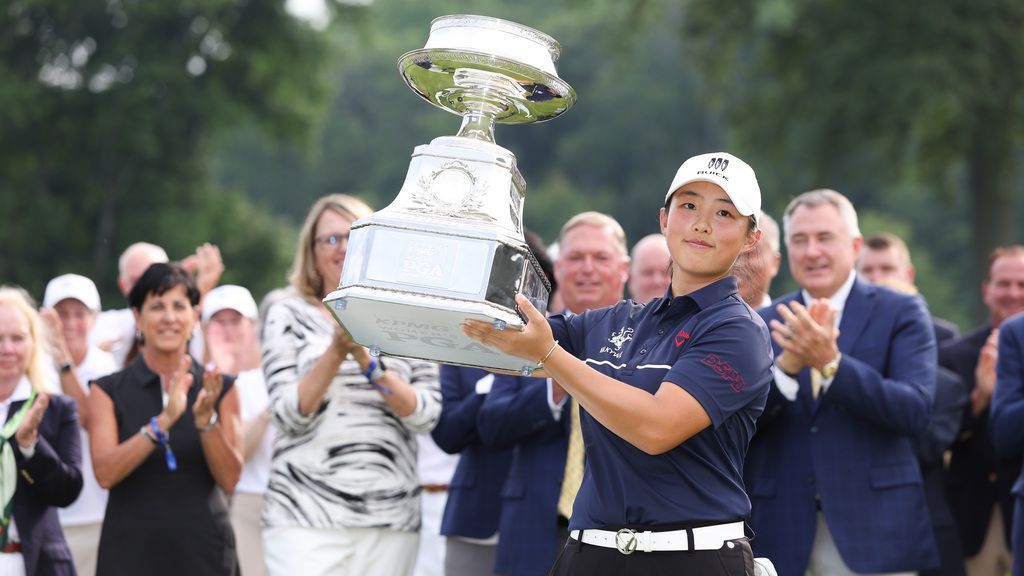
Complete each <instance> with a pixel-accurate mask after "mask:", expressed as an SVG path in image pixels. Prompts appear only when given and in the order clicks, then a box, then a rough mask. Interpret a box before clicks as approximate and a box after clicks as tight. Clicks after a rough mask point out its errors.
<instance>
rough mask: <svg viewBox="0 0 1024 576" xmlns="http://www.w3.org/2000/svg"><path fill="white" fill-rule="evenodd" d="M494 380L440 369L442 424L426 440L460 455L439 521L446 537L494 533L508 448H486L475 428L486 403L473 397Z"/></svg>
mask: <svg viewBox="0 0 1024 576" xmlns="http://www.w3.org/2000/svg"><path fill="white" fill-rule="evenodd" d="M494 377H495V376H494V374H491V373H490V372H485V371H483V370H480V369H478V368H464V367H456V366H444V365H442V366H441V419H440V420H439V421H438V423H437V426H436V427H435V428H434V430H433V431H432V432H431V436H433V438H434V442H435V443H436V444H437V445H438V446H439V447H440V448H441V449H442V450H444V451H445V452H447V453H449V454H461V455H460V456H459V464H458V466H457V467H456V468H455V474H454V475H453V476H452V480H451V483H450V484H449V485H448V502H447V504H446V505H445V507H444V517H443V518H442V520H441V534H443V535H445V536H465V537H467V538H489V537H491V536H493V535H494V533H495V532H497V531H498V519H499V518H500V516H501V487H502V485H503V484H504V483H505V479H506V478H507V477H508V469H509V466H510V465H511V464H512V449H511V448H490V447H488V446H485V445H484V443H483V441H482V440H481V439H480V434H479V432H478V431H477V424H476V423H477V415H478V414H479V412H480V407H481V406H483V404H484V400H485V399H486V398H487V394H477V393H476V383H477V382H478V381H479V380H480V379H482V378H494Z"/></svg>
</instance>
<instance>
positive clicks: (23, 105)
mask: <svg viewBox="0 0 1024 576" xmlns="http://www.w3.org/2000/svg"><path fill="white" fill-rule="evenodd" d="M0 38H2V40H0V174H2V175H3V177H2V178H0V205H2V206H3V207H4V210H3V213H4V216H3V226H0V245H3V246H4V253H5V256H4V258H3V259H2V260H0V278H3V279H4V281H5V282H16V283H19V284H22V285H24V286H25V287H26V288H28V289H29V290H30V291H32V292H33V293H35V294H37V295H38V294H40V293H41V291H42V286H43V284H44V283H45V282H46V280H47V279H48V278H51V277H53V276H55V275H57V274H60V273H64V272H70V271H74V272H79V273H83V274H86V275H88V276H90V277H92V278H94V279H95V280H96V281H97V284H99V286H100V288H101V291H102V292H103V294H104V296H105V300H106V302H107V303H108V305H109V306H112V307H113V306H118V305H120V303H121V298H120V296H119V295H118V294H117V292H116V290H115V278H116V273H117V271H116V261H117V256H118V255H119V254H120V252H121V251H122V250H123V249H124V248H125V247H126V246H127V245H128V244H130V243H132V242H135V241H138V240H148V241H152V242H156V243H158V244H161V245H163V246H164V247H165V248H166V249H167V250H168V252H169V253H170V255H171V257H172V258H181V257H184V256H186V255H188V254H189V253H191V251H192V250H194V248H195V246H197V245H198V244H199V243H201V242H203V241H206V240H210V241H214V242H217V243H219V244H220V245H221V247H222V249H223V250H222V252H223V255H224V258H225V261H226V263H227V265H228V269H229V272H228V276H227V278H229V279H234V280H237V281H240V282H244V283H247V284H249V285H250V286H252V287H253V289H254V291H255V292H259V291H262V290H266V289H269V288H270V287H271V286H272V285H274V284H280V283H281V278H282V277H283V272H281V271H280V269H281V268H283V267H285V266H287V262H288V258H287V255H285V254H284V252H286V251H284V250H282V249H281V247H280V245H281V243H282V241H283V238H286V237H291V236H293V233H292V232H291V231H290V230H289V228H288V226H287V225H285V224H282V223H281V222H279V221H277V220H276V219H275V218H274V217H273V216H271V215H270V214H271V213H270V212H268V211H267V210H265V209H263V208H259V207H258V204H254V203H253V202H252V201H251V200H249V198H248V197H247V196H246V195H243V194H238V193H234V192H229V191H225V190H223V189H220V188H218V187H216V186H214V185H213V184H212V179H211V178H210V172H209V168H210V162H209V158H210V155H211V150H212V148H211V142H212V136H213V135H215V134H216V133H217V132H218V131H219V130H224V129H225V128H229V127H232V126H234V125H236V124H237V123H239V122H243V121H246V122H247V123H248V125H251V126H253V127H254V128H256V129H259V130H261V131H262V133H263V134H265V135H266V136H267V137H270V138H274V139H279V140H281V141H287V142H291V143H292V144H293V145H294V146H296V147H297V148H299V149H302V148H308V141H307V139H308V137H309V135H310V134H311V133H313V130H312V128H313V127H314V126H315V124H316V123H317V122H318V121H319V119H320V117H321V116H322V113H323V109H324V105H325V103H326V102H327V101H328V97H329V96H330V91H331V88H332V86H333V85H334V82H335V78H334V77H333V76H331V75H330V74H328V73H327V72H328V69H327V68H326V64H327V63H328V62H329V61H330V60H332V50H331V46H330V44H329V43H328V42H327V38H326V37H325V36H324V35H323V34H319V33H316V32H314V31H313V30H311V29H310V28H309V27H308V26H307V25H306V24H304V23H302V22H300V21H298V20H296V19H295V18H292V17H290V16H288V15H287V14H286V13H285V12H284V2H283V1H273V2H271V1H266V2H239V1H237V0H184V1H180V2H171V3H161V2H142V1H139V0H108V1H106V2H66V1H63V0H15V1H13V2H9V3H7V4H6V5H5V6H4V8H3V10H2V11H0ZM271 271H273V272H271ZM272 275H273V277H274V278H273V280H271V276H272ZM111 297H113V298H111Z"/></svg>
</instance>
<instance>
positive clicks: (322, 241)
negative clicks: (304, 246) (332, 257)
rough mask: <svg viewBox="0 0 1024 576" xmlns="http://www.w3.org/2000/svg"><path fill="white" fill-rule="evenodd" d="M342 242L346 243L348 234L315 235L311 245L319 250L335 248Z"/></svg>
mask: <svg viewBox="0 0 1024 576" xmlns="http://www.w3.org/2000/svg"><path fill="white" fill-rule="evenodd" d="M342 242H344V243H345V244H348V234H347V233H346V234H330V235H328V236H317V237H316V238H314V239H313V246H315V247H317V248H319V249H321V250H330V249H331V248H337V247H338V246H341V243H342Z"/></svg>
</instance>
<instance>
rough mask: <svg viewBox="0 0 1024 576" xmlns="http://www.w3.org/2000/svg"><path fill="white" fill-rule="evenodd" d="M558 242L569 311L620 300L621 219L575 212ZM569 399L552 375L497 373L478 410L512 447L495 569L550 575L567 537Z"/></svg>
mask: <svg viewBox="0 0 1024 576" xmlns="http://www.w3.org/2000/svg"><path fill="white" fill-rule="evenodd" d="M558 246H559V250H558V260H557V261H556V262H555V266H554V275H555V281H556V283H557V284H558V292H559V294H560V295H561V297H562V301H563V302H564V303H565V306H566V308H567V309H568V311H570V312H573V313H576V314H579V313H582V312H585V311H586V310H590V309H594V308H603V307H605V306H611V305H613V304H615V303H617V302H618V301H620V300H621V299H622V294H623V289H624V288H625V285H626V280H627V279H628V277H629V253H628V252H627V249H626V234H625V232H623V230H622V226H620V225H619V223H618V222H616V221H615V220H614V219H613V218H611V217H610V216H608V215H605V214H600V213H598V212H583V213H581V214H577V215H576V216H573V217H572V218H570V219H569V220H568V221H567V222H566V223H565V225H563V226H562V230H561V232H560V234H559V237H558ZM567 400H568V398H567V396H566V394H565V390H563V389H562V387H561V386H559V385H558V384H557V383H555V382H552V381H550V380H548V379H538V378H522V377H512V376H499V377H497V378H496V379H495V382H494V387H493V389H492V390H491V393H490V394H488V397H487V400H485V401H484V405H483V407H482V408H481V410H480V416H479V421H478V426H479V430H480V436H481V437H482V438H483V440H484V442H485V443H487V444H489V445H491V446H493V447H496V448H501V447H513V446H514V451H513V456H512V468H511V470H510V471H509V475H508V479H507V480H506V481H505V486H504V488H503V489H502V494H501V496H502V509H501V522H500V528H499V534H500V535H501V536H500V538H499V539H498V554H497V561H496V563H495V567H494V571H495V572H497V573H498V574H502V575H504V576H542V575H543V574H547V572H548V570H549V569H550V568H551V565H552V564H554V562H555V558H556V556H557V553H558V550H560V549H561V544H562V542H564V540H565V539H566V538H567V537H568V519H567V518H561V517H560V515H559V512H558V500H559V496H560V493H561V489H562V479H563V478H564V477H565V470H566V453H567V449H568V445H569V431H570V430H569V427H570V421H571V418H570V417H569V414H570V412H569V406H570V404H569V402H568V401H567ZM563 408H564V409H563Z"/></svg>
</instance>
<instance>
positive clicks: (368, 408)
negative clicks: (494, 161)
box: [0, 189, 1024, 576]
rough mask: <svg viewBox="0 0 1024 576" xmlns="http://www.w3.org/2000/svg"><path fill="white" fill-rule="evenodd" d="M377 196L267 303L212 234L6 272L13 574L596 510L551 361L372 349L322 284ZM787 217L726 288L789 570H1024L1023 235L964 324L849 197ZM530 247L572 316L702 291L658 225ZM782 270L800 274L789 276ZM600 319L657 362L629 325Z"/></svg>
mask: <svg viewBox="0 0 1024 576" xmlns="http://www.w3.org/2000/svg"><path fill="white" fill-rule="evenodd" d="M674 191H675V190H674V189H672V190H669V193H670V196H671V193H672V192H674ZM730 196H731V194H730ZM656 200H657V199H656ZM668 202H671V199H669V200H668ZM668 202H667V203H666V206H668ZM758 203H760V200H759V199H758ZM369 214H371V208H370V207H369V206H368V205H366V204H365V203H364V202H363V201H361V200H359V199H358V198H355V197H352V196H348V195H343V194H334V195H330V196H326V197H324V198H321V199H320V200H318V201H317V202H316V203H315V204H314V205H313V206H312V208H311V209H310V211H309V214H308V216H307V218H306V220H305V222H304V224H303V226H302V228H301V230H300V233H299V238H298V243H297V249H296V254H295V258H294V262H293V266H292V269H291V270H290V272H289V275H288V283H287V285H286V286H284V287H282V288H280V289H278V290H275V291H273V292H271V293H270V294H267V295H260V296H262V298H261V300H260V302H259V304H257V299H256V298H254V295H253V294H251V293H250V292H249V290H247V289H246V288H245V287H242V286H236V285H229V284H221V282H220V279H221V276H222V274H223V272H224V270H225V267H226V266H230V262H227V263H225V262H223V261H222V258H221V255H220V252H219V250H218V248H217V247H216V246H213V245H211V244H209V243H204V244H200V245H199V246H198V247H197V248H196V250H195V252H194V253H192V254H187V255H184V257H182V258H180V259H179V260H177V261H172V260H171V258H169V255H168V254H167V253H166V252H165V251H164V250H163V249H162V248H160V247H159V246H156V245H154V244H150V243H147V242H137V243H134V244H132V245H130V246H128V247H127V248H125V250H124V252H123V253H122V254H121V257H120V259H119V262H118V278H117V285H118V287H119V289H120V291H121V293H122V294H123V295H124V298H125V300H124V301H123V302H119V303H117V304H113V303H101V301H100V296H99V293H98V291H97V289H96V286H95V283H94V281H93V280H92V279H90V278H87V277H85V276H82V275H79V274H76V273H75V272H76V271H73V270H67V271H61V272H62V274H60V275H58V276H56V277H54V278H53V279H51V280H50V281H49V282H48V283H47V285H46V289H45V291H44V293H43V294H40V295H30V294H28V293H26V292H25V291H24V290H22V289H20V288H18V287H15V286H4V287H3V288H0V423H6V424H5V425H4V426H3V428H2V431H3V435H4V437H3V442H2V444H0V574H4V575H7V574H10V575H17V574H27V575H35V574H40V575H48V574H53V575H65V574H79V575H93V574H100V575H107V574H114V575H117V574H125V575H137V574H157V575H159V574H169V575H170V574H196V575H220V574H225V575H233V574H241V575H242V576H260V575H264V574H272V575H290V574H304V575H305V574H325V575H326V574H351V575H359V576H364V575H381V576H384V575H387V576H391V575H410V576H412V575H416V576H440V575H447V576H480V575H487V574H500V575H504V576H537V575H542V574H546V573H548V570H549V569H550V568H551V566H552V565H553V564H554V563H555V561H556V558H557V557H558V555H559V553H560V550H562V549H563V546H565V544H566V542H568V541H572V539H573V538H577V536H573V535H572V533H573V532H574V531H573V530H571V529H570V526H571V519H572V518H573V514H574V512H573V505H574V502H576V503H577V504H578V503H579V502H589V501H590V499H593V498H596V499H600V498H602V497H606V496H607V495H603V496H602V495H589V494H588V495H584V496H581V499H577V493H578V491H579V490H580V486H581V483H582V482H583V478H584V476H585V475H588V474H590V475H593V474H602V473H605V472H603V469H602V468H600V467H598V468H597V469H596V470H595V464H594V463H592V462H588V460H587V458H588V455H589V454H591V453H592V451H594V450H597V449H599V448H600V447H598V448H595V446H594V443H593V441H592V438H593V434H594V431H593V425H592V424H590V423H589V421H588V419H590V420H592V419H593V416H592V415H591V414H589V413H588V412H587V411H586V410H581V408H580V404H579V402H577V401H576V400H575V399H574V398H573V397H572V395H571V394H569V393H567V390H566V388H565V387H563V386H562V385H560V384H559V382H558V381H557V380H555V379H552V378H548V377H539V378H538V377H525V376H512V375H498V374H492V373H489V372H485V371H483V370H480V369H476V368H467V367H455V366H439V365H436V364H432V363H429V362H425V361H422V360H414V359H406V358H398V357H375V356H371V355H370V353H369V352H368V350H367V349H366V348H364V347H363V346H361V345H359V344H358V343H356V342H354V341H353V340H352V339H351V337H350V336H349V335H348V333H347V332H346V331H345V330H343V329H341V328H340V327H339V326H338V324H337V323H336V321H335V320H334V318H333V316H332V315H331V314H330V313H329V312H328V311H327V309H326V308H325V307H324V306H323V304H322V299H323V298H324V296H325V295H326V294H328V293H329V292H331V291H332V290H334V289H336V288H337V286H338V285H339V282H340V281H341V274H342V268H343V266H344V262H345V257H346V250H347V248H348V238H349V233H350V230H351V227H352V224H353V223H354V222H355V221H356V220H357V219H359V218H362V217H364V216H368V215H369ZM779 216H780V218H779V220H780V222H781V225H780V224H778V223H776V221H775V220H774V219H773V218H771V217H770V216H769V215H768V214H766V213H763V212H759V213H758V214H756V217H754V218H753V219H752V221H754V222H756V223H757V230H758V232H757V233H758V234H759V238H760V240H759V241H758V242H757V243H756V244H755V245H754V246H753V247H752V248H751V249H749V250H748V249H744V250H742V252H741V254H740V255H739V258H738V259H737V260H736V261H735V264H734V265H733V266H732V274H733V276H735V282H734V288H731V289H727V290H726V292H725V293H723V297H725V298H729V297H732V298H741V299H742V301H743V302H745V306H748V307H749V309H750V310H753V311H756V315H753V316H752V317H753V318H758V322H761V321H763V324H764V326H765V327H766V328H765V329H766V330H767V333H768V334H769V335H770V339H771V348H772V349H771V352H770V353H769V352H768V351H767V350H765V351H764V352H763V354H764V355H765V356H764V362H765V365H768V364H770V366H771V368H770V371H771V380H770V384H769V386H768V390H767V392H766V396H767V397H766V399H765V403H764V407H763V411H761V412H760V415H759V416H757V417H756V429H755V431H754V432H753V436H752V438H751V439H750V441H749V446H748V445H747V443H745V442H744V443H743V451H744V452H745V455H744V458H743V460H742V462H740V463H739V464H738V466H737V467H736V470H735V471H736V474H737V475H738V476H739V477H741V478H742V484H743V486H742V487H741V488H740V491H741V493H742V491H744V490H745V492H746V495H747V497H748V498H749V508H750V510H751V512H750V515H749V517H745V518H735V520H737V521H741V522H742V523H743V528H744V532H745V534H746V536H747V537H748V538H749V543H750V547H751V548H752V550H753V554H754V556H758V557H766V558H768V559H769V560H770V561H771V563H773V564H774V569H775V570H777V572H778V574H782V575H784V576H803V575H805V574H811V575H814V576H834V575H846V574H879V575H881V574H884V575H891V574H897V575H905V574H921V575H950V576H952V575H969V576H1004V575H1005V574H1008V573H1010V572H1011V571H1012V574H1014V576H1021V575H1022V574H1024V568H1022V567H1021V559H1024V476H1022V459H1021V456H1022V452H1024V314H1020V313H1021V312H1024V246H1020V245H1012V246H1002V247H998V248H996V249H994V250H993V251H992V253H991V256H990V258H989V261H988V265H987V272H986V275H985V280H984V281H983V282H982V284H981V286H980V290H979V295H980V298H981V300H982V302H983V303H984V305H985V307H986V308H987V311H988V319H987V321H986V322H985V323H984V324H982V325H981V326H977V327H972V328H971V329H970V330H968V331H966V332H965V334H963V335H961V333H960V330H959V328H958V327H957V326H956V325H955V324H953V323H952V322H949V321H947V320H944V319H941V318H937V317H934V316H932V315H931V314H930V312H929V310H928V307H927V303H926V302H925V300H924V298H923V297H922V296H921V295H920V294H919V293H918V290H917V288H916V286H915V274H914V266H913V264H912V259H911V254H910V253H909V250H908V248H907V246H906V244H905V243H904V242H903V241H902V240H901V239H900V238H899V237H897V236H895V235H893V234H889V233H879V234H873V235H870V236H868V237H864V236H863V235H862V234H861V232H860V228H859V225H858V219H857V211H856V209H855V207H854V206H853V204H852V203H851V202H850V201H849V200H848V199H847V198H846V197H845V196H843V195H842V194H840V193H839V192H836V191H833V190H825V189H823V190H812V191H809V192H805V193H803V194H800V195H798V196H796V197H795V198H794V199H793V200H792V201H791V202H790V204H789V206H788V207H787V208H786V210H785V212H784V213H783V214H781V215H779ZM664 226H665V225H664V223H663V226H662V227H663V231H664V229H665V228H664ZM670 238H671V237H670ZM527 239H528V244H529V247H530V250H531V251H532V253H533V255H534V257H535V258H536V260H537V261H538V262H539V263H540V265H541V267H542V268H543V269H544V271H545V273H546V274H547V275H548V276H549V279H550V281H551V284H552V287H553V290H552V295H551V301H550V304H549V307H548V313H549V314H551V315H563V316H565V317H566V318H572V317H574V316H577V315H581V314H584V313H585V312H587V311H589V310H598V309H603V308H606V307H611V306H615V305H616V304H617V303H619V302H620V301H621V300H623V298H624V297H625V298H626V299H627V300H631V301H632V305H633V306H635V310H638V311H642V310H644V309H645V308H646V307H647V306H650V307H660V306H670V305H676V304H677V303H678V305H682V306H695V307H697V308H701V307H704V306H706V305H707V303H706V302H704V301H703V300H701V298H700V297H698V296H696V295H694V296H692V297H691V296H679V295H678V294H673V293H672V289H671V288H670V286H671V283H672V281H673V274H674V273H677V272H674V271H673V264H672V261H673V256H672V252H671V250H672V249H673V248H672V246H671V245H670V244H669V243H667V242H666V235H664V234H652V235H649V236H646V237H644V238H643V239H641V240H640V241H638V242H636V243H635V244H634V245H633V246H632V251H630V249H629V247H630V245H629V243H628V242H627V239H626V236H625V233H624V232H623V230H622V227H621V226H620V225H619V224H618V222H617V221H616V220H615V218H613V217H612V216H610V215H606V214H600V213H597V212H584V213H581V214H577V215H574V216H573V217H572V218H570V219H569V220H568V221H567V222H566V223H565V225H564V226H563V228H562V229H561V232H560V234H559V236H558V238H557V239H556V244H557V249H556V250H555V249H548V247H545V246H544V244H543V242H542V241H541V240H540V238H539V237H537V236H536V235H535V234H532V233H528V234H527ZM783 247H785V255H786V262H785V264H784V262H783V250H782V248H783ZM551 248H555V246H552V247H551ZM549 254H550V255H552V256H551V257H549ZM783 265H788V270H789V273H790V274H791V275H792V277H793V279H794V280H795V282H796V284H797V285H798V290H797V291H795V292H793V293H790V294H785V295H777V296H776V297H773V295H772V294H771V293H770V288H771V283H772V280H773V278H774V277H775V276H776V275H777V274H778V272H779V270H780V268H781V267H782V266H783ZM282 272H283V271H282ZM730 286H733V285H730ZM695 294H696V293H695ZM733 294H735V295H734V296H733ZM36 297H38V301H39V302H40V303H41V305H40V306H39V307H37V306H36V304H35V302H36V300H37V298H36ZM104 304H105V306H104ZM965 305H967V303H966V302H965ZM636 313H637V314H639V313H640V312H636ZM567 322H568V321H567ZM598 329H599V330H604V329H605V328H604V327H603V325H602V326H599V327H597V328H595V330H598ZM662 332H664V330H662V331H660V332H657V334H656V335H654V334H653V333H652V335H651V337H652V338H660V339H663V340H665V341H666V342H668V341H669V340H672V339H674V340H672V341H673V347H674V348H673V349H680V347H681V346H682V347H683V349H685V346H683V345H684V344H685V343H686V342H687V340H688V339H690V338H691V335H690V334H689V333H686V332H683V331H679V332H678V333H675V332H672V333H665V334H664V335H662ZM634 336H635V338H634ZM600 338H601V339H602V341H603V342H604V343H606V344H607V345H608V346H610V347H613V348H615V349H617V350H619V351H625V352H626V353H627V358H628V357H629V356H630V355H637V356H638V357H639V355H646V354H647V349H643V350H641V349H640V347H642V346H645V345H646V346H648V347H650V349H651V350H652V355H653V350H654V348H653V344H651V343H650V342H651V341H650V340H643V339H641V338H640V337H639V334H633V333H632V329H630V331H629V332H628V333H627V332H626V331H625V330H623V331H620V332H616V331H615V330H613V329H611V328H609V329H608V333H607V334H604V333H603V332H602V333H601V335H600ZM645 338H646V336H645ZM694 338H695V339H696V338H697V335H696V332H695V333H694ZM563 344H564V342H563ZM555 345H556V346H557V345H558V341H556V342H555ZM549 354H550V353H549ZM600 362H601V361H600V360H598V359H594V361H593V363H600ZM631 367H633V366H630V365H629V364H628V363H624V364H622V365H621V366H618V367H614V366H613V368H614V369H615V370H627V371H628V370H629V369H630V368H631ZM733 384H734V385H737V384H736V383H735V381H734V382H733ZM749 384H751V385H753V383H752V382H751V383H749ZM723 385H726V384H723ZM698 400H700V401H702V403H703V402H704V399H703V398H701V397H698ZM705 409H706V410H708V408H707V407H705ZM581 412H582V418H581ZM709 415H712V413H711V411H710V410H709ZM741 416H742V414H741V412H739V411H737V412H736V413H734V414H730V415H728V416H727V417H725V418H724V420H725V422H718V421H716V417H713V418H711V420H710V421H709V423H708V424H706V425H708V426H711V427H712V428H714V429H715V430H718V429H720V428H721V429H723V430H728V429H729V428H727V427H726V426H727V425H728V424H729V423H728V420H729V419H732V418H739V417H741ZM599 419H600V418H599ZM581 421H582V422H583V425H582V432H581ZM685 425H686V423H685V422H680V423H679V426H681V427H682V426H685ZM588 426H590V428H589V429H588ZM637 426H640V423H637ZM722 427H726V428H722ZM627 449H632V447H631V446H629V447H627V448H623V449H622V450H627ZM624 457H625V458H630V457H632V456H630V455H629V454H625V455H624ZM694 457H695V458H699V457H701V456H700V455H699V454H698V455H695V456H694ZM684 477H686V478H690V477H688V476H684ZM694 478H696V477H694ZM640 484H643V483H638V485H637V486H636V491H635V493H634V492H631V491H630V490H631V488H632V487H631V486H628V485H627V486H625V487H624V488H623V489H624V490H625V493H626V494H632V495H635V498H636V502H634V503H633V504H635V505H636V506H637V507H642V506H644V505H645V504H647V503H648V502H652V501H653V500H651V499H649V498H648V496H645V494H644V493H643V492H644V489H643V488H641V486H640ZM643 485H644V486H646V484H643ZM652 485H655V484H652ZM695 489H697V490H698V492H699V486H698V487H696V488H695ZM687 493H689V492H687ZM632 497H633V496H629V497H627V504H630V503H629V502H628V500H629V498H632ZM576 513H577V514H580V513H581V512H580V510H577V512H576ZM627 516H628V514H627ZM616 528H617V527H616ZM623 528H626V527H625V526H624V527H623ZM697 528H699V527H697ZM687 529H691V527H687ZM582 538H583V537H582V535H579V537H578V539H580V540H582ZM620 551H623V552H626V551H625V550H622V548H621V547H620ZM628 552H631V553H635V554H639V555H643V554H657V552H648V551H645V550H640V549H637V550H636V551H635V552H634V551H632V550H628ZM1015 561H1016V562H1015ZM750 573H751V574H752V573H753V572H752V571H751V572H750Z"/></svg>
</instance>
